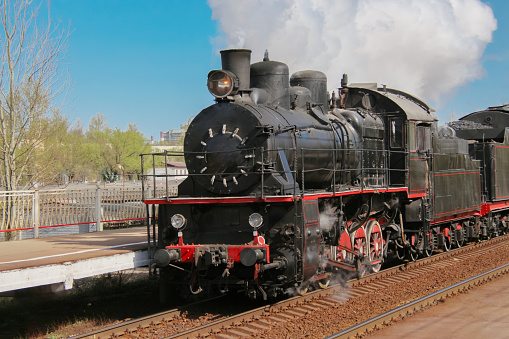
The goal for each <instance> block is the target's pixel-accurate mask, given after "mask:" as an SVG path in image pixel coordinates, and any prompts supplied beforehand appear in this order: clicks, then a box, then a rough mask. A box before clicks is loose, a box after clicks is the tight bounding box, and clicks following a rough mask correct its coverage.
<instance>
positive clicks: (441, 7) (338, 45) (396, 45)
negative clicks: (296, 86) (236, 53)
mask: <svg viewBox="0 0 509 339" xmlns="http://www.w3.org/2000/svg"><path fill="white" fill-rule="evenodd" d="M208 2H209V6H210V7H211V9H212V18H213V19H215V20H218V21H219V24H220V28H221V29H222V30H223V32H224V33H225V40H219V41H220V44H221V46H220V47H221V48H249V49H251V50H253V55H252V61H253V62H255V61H261V59H262V58H263V53H264V51H265V50H266V49H268V50H269V55H270V58H271V60H278V61H282V62H285V63H287V64H288V66H289V67H290V72H292V73H293V72H295V71H299V70H303V69H316V70H320V71H323V72H324V73H325V74H327V76H328V79H329V88H330V89H334V88H336V87H338V86H339V83H340V79H341V76H342V74H343V73H348V75H349V80H350V81H352V82H378V83H383V84H387V85H388V86H389V87H393V88H398V89H401V90H404V91H407V92H409V93H412V94H414V95H417V96H420V97H423V98H424V99H427V100H432V101H434V102H437V103H438V102H440V100H441V99H444V98H447V97H448V96H449V95H450V94H452V93H454V91H455V90H456V89H457V88H458V87H459V86H464V85H466V84H467V83H469V82H471V81H474V80H476V79H479V78H481V77H482V76H483V75H484V70H483V67H482V64H481V56H482V54H483V53H484V50H485V48H486V45H487V44H488V43H489V42H491V39H492V33H493V31H494V30H495V29H496V28H497V22H496V19H495V17H494V15H493V11H492V10H491V8H490V7H489V6H487V5H486V4H484V3H482V2H481V1H479V0H427V1H422V0H340V1H338V0H272V1H270V0H244V1H239V0H208ZM216 41H218V40H216Z"/></svg>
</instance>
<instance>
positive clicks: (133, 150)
mask: <svg viewBox="0 0 509 339" xmlns="http://www.w3.org/2000/svg"><path fill="white" fill-rule="evenodd" d="M111 150H112V155H113V161H112V162H110V163H109V165H110V166H111V167H112V166H116V168H118V169H119V170H120V173H121V174H122V175H123V176H125V175H126V174H130V175H134V174H140V173H141V162H140V154H142V153H148V152H149V151H150V145H149V143H148V142H147V140H146V139H145V137H144V136H143V134H142V133H141V132H139V131H138V129H137V127H136V125H135V124H129V125H128V126H127V129H126V131H121V130H119V129H118V127H117V128H115V129H114V130H113V131H112V133H111ZM125 179H127V178H125Z"/></svg>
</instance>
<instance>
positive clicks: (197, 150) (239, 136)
mask: <svg viewBox="0 0 509 339" xmlns="http://www.w3.org/2000/svg"><path fill="white" fill-rule="evenodd" d="M256 126H260V121H259V119H258V118H257V117H256V116H255V115H254V112H252V111H251V110H250V109H249V108H248V107H246V106H243V105H238V104H233V103H218V104H215V105H212V106H210V107H208V108H206V109H204V110H203V111H202V112H201V113H200V114H199V115H198V116H197V117H196V118H195V119H194V120H193V122H192V123H191V125H190V126H189V128H188V130H187V133H186V138H185V141H184V151H185V154H186V156H185V157H186V159H185V160H186V165H187V168H188V169H189V173H190V174H191V175H192V176H193V177H195V180H196V182H197V183H198V184H199V185H200V186H202V187H203V188H205V189H206V190H208V191H210V192H212V193H216V194H222V195H224V194H235V193H238V192H243V191H245V190H247V189H248V188H249V187H251V186H253V185H254V184H256V183H257V182H258V181H259V175H258V174H255V172H256V171H255V167H256V166H257V164H256V163H255V159H256V158H258V159H259V154H256V153H257V152H258V153H259V152H260V151H259V149H260V147H261V146H263V144H264V141H265V140H266V137H264V136H263V134H259V133H257V131H258V130H259V129H257V128H256Z"/></svg>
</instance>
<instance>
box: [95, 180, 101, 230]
mask: <svg viewBox="0 0 509 339" xmlns="http://www.w3.org/2000/svg"><path fill="white" fill-rule="evenodd" d="M95 188H96V191H95V220H96V224H95V231H96V232H99V231H102V227H101V183H100V182H99V180H98V181H97V184H96V186H95Z"/></svg>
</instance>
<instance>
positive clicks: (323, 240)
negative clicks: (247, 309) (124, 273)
mask: <svg viewBox="0 0 509 339" xmlns="http://www.w3.org/2000/svg"><path fill="white" fill-rule="evenodd" d="M250 53H251V52H250V51H249V50H226V51H222V52H221V57H222V65H223V66H222V67H223V69H221V70H214V71H211V72H210V73H209V77H208V86H209V90H210V92H211V93H212V94H213V95H214V96H215V97H216V99H215V101H216V103H215V104H213V105H212V106H210V107H208V108H205V109H204V110H203V111H201V112H200V114H198V115H197V116H196V117H195V118H194V120H193V121H192V122H191V124H190V125H189V128H188V130H187V132H186V136H185V141H184V154H183V155H184V157H185V163H186V166H187V169H188V172H189V175H188V177H187V178H186V179H185V180H184V181H183V182H182V183H181V184H180V185H179V186H178V195H177V196H170V195H169V194H168V193H166V194H163V195H164V196H163V197H156V196H154V197H152V198H149V199H147V200H146V203H148V204H158V205H159V210H158V213H159V215H158V242H157V244H158V245H157V246H158V250H157V251H156V253H155V255H154V261H155V263H156V265H157V266H158V267H159V271H160V274H161V277H162V282H163V284H162V291H163V292H164V291H169V290H175V289H176V287H177V286H180V287H182V286H184V287H185V290H186V291H189V292H190V293H192V294H198V293H200V292H202V291H203V290H206V289H208V288H213V287H217V289H219V290H221V291H223V292H224V291H226V290H229V289H234V288H235V289H242V290H244V291H246V293H247V294H248V295H250V296H252V297H260V296H261V297H263V298H267V297H268V296H275V295H277V294H279V293H282V292H287V291H289V290H296V291H299V292H302V291H305V290H306V289H307V288H308V287H309V286H319V287H324V286H326V285H327V284H328V282H329V281H330V279H331V278H332V277H333V276H334V273H336V272H341V273H345V272H352V273H353V274H363V273H364V272H369V271H371V272H373V271H378V270H379V269H380V267H381V265H382V263H383V262H384V260H385V258H387V257H388V256H391V255H393V256H397V257H399V258H401V259H403V258H408V259H411V260H415V258H416V257H417V256H418V255H431V253H432V251H433V250H435V249H442V250H449V249H450V248H451V246H453V245H454V246H461V245H462V244H463V242H464V241H465V240H468V239H470V238H471V239H477V238H479V237H483V236H485V237H487V236H490V235H495V234H498V233H500V232H503V231H505V229H506V224H505V216H506V214H507V213H508V212H507V207H506V205H505V203H506V201H509V179H508V175H509V173H507V172H508V171H509V161H508V160H506V159H508V157H506V156H505V155H506V152H509V145H508V144H507V138H506V134H505V129H504V132H503V133H502V134H501V137H500V138H501V139H500V140H499V139H497V138H494V137H490V139H489V141H485V139H484V137H483V138H482V140H480V139H476V137H478V135H477V134H475V133H472V136H471V137H469V138H460V137H459V136H461V132H457V133H456V132H455V129H454V126H452V127H448V128H442V129H440V131H439V128H438V119H437V117H436V115H435V114H434V111H433V109H432V108H430V107H429V106H428V105H427V104H426V103H424V102H423V101H421V100H420V99H418V98H416V97H414V96H411V95H409V94H407V93H404V92H401V91H398V90H394V89H390V88H386V87H385V86H384V87H378V86H377V85H376V84H347V79H346V77H343V80H342V87H341V88H340V89H339V91H338V94H337V95H336V94H335V93H334V94H333V95H332V97H329V95H328V93H327V90H326V84H327V79H326V77H325V75H324V74H323V73H321V72H318V71H301V72H297V73H294V74H292V75H291V76H290V75H289V72H288V67H287V66H286V65H285V64H283V63H280V62H275V61H270V60H269V59H268V57H267V56H266V57H265V58H264V60H263V61H261V62H258V63H254V64H252V65H251V64H250ZM506 113H507V112H505V113H504V114H506ZM503 116H504V117H505V116H507V115H503ZM466 118H468V117H466ZM504 124H505V125H504V126H509V121H508V122H507V123H506V122H504ZM456 134H457V135H458V136H456ZM165 156H166V154H165ZM166 186H167V185H166ZM154 192H156V190H154Z"/></svg>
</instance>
